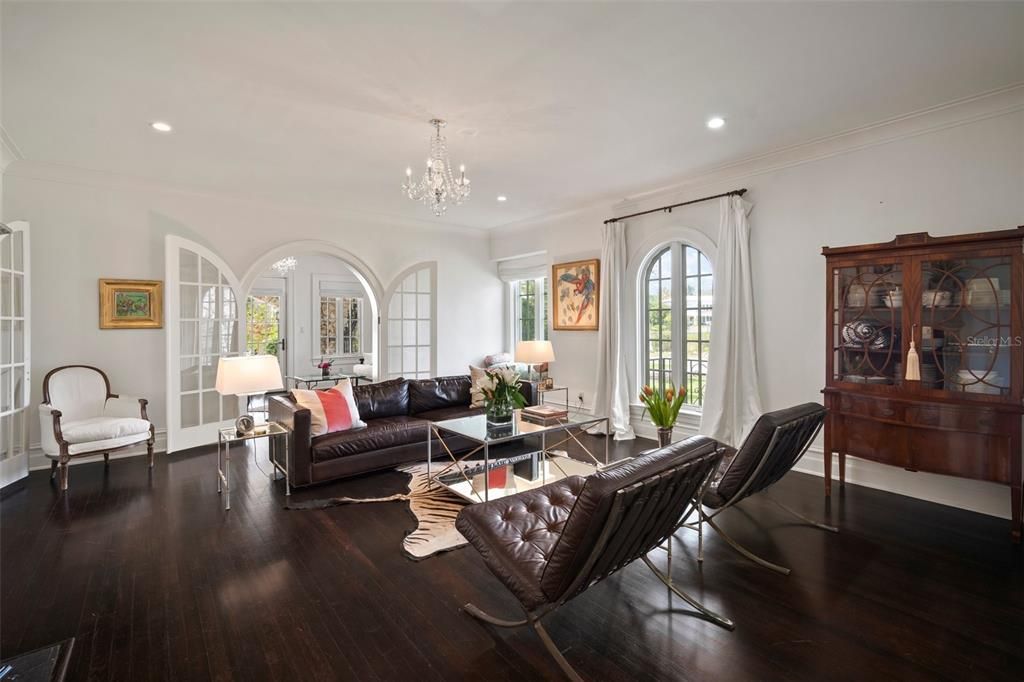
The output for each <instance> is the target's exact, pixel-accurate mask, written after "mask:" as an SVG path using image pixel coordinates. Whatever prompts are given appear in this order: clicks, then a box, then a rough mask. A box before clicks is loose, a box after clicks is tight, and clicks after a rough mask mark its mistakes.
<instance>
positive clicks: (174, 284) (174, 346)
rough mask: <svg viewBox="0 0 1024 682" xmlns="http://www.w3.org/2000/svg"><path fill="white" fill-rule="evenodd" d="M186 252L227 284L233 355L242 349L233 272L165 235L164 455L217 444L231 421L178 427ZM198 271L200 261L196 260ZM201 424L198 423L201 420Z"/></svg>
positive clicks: (241, 303) (240, 297)
mask: <svg viewBox="0 0 1024 682" xmlns="http://www.w3.org/2000/svg"><path fill="white" fill-rule="evenodd" d="M182 249H185V250H188V251H192V252H193V253H196V254H198V255H199V256H200V258H205V259H206V260H208V261H209V262H210V263H211V264H212V265H213V266H214V267H216V268H217V270H218V273H219V274H220V275H221V276H223V278H224V279H225V280H226V281H227V283H228V286H229V287H230V288H231V289H232V291H233V293H234V296H235V304H236V314H237V318H236V319H237V320H238V336H237V341H238V346H237V347H236V348H235V349H234V351H233V352H234V353H235V354H238V353H241V352H243V351H244V349H245V333H246V324H245V300H246V298H245V297H246V294H244V293H242V287H241V285H240V283H239V281H238V278H237V277H236V276H235V274H234V272H233V271H232V270H231V268H230V267H229V266H228V264H227V263H225V262H224V261H223V260H222V259H221V258H220V257H219V256H218V255H217V254H215V253H214V252H213V251H211V250H210V249H208V248H207V247H205V246H203V245H202V244H198V243H196V242H194V241H191V240H189V239H184V238H182V237H177V236H175V235H167V237H166V239H165V252H164V257H165V269H166V272H165V278H166V280H167V281H166V287H165V294H164V297H165V303H166V305H165V310H166V314H165V318H166V319H165V321H164V326H165V332H166V333H165V334H164V336H165V337H166V339H167V350H166V354H167V452H169V453H170V452H175V451H177V450H184V449H187V448H192V447H197V446H200V445H209V444H210V443H215V442H217V429H218V428H220V427H222V426H224V425H225V424H227V423H228V422H229V421H230V420H227V419H226V420H223V421H220V422H216V423H209V424H202V423H200V425H199V426H195V427H189V428H182V427H181V276H180V258H179V256H180V253H181V250H182ZM199 265H200V269H201V267H202V261H201V260H200V261H199ZM200 421H201V420H200Z"/></svg>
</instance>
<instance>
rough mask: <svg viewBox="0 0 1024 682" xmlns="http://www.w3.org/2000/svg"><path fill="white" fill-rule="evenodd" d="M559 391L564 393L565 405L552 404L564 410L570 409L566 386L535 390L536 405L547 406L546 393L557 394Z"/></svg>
mask: <svg viewBox="0 0 1024 682" xmlns="http://www.w3.org/2000/svg"><path fill="white" fill-rule="evenodd" d="M559 391H565V403H554V404H555V405H558V406H559V407H565V409H567V410H568V409H571V406H570V405H569V387H568V386H552V387H551V388H540V387H538V388H537V403H538V404H540V405H545V404H547V398H546V396H547V394H548V393H558V392H559Z"/></svg>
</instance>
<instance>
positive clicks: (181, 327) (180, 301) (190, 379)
mask: <svg viewBox="0 0 1024 682" xmlns="http://www.w3.org/2000/svg"><path fill="white" fill-rule="evenodd" d="M166 280H167V289H166V303H167V305H166V310H167V314H166V318H167V319H166V324H167V334H166V336H167V451H168V452H175V451H177V450H185V449H187V448H192V447H196V446H199V445H206V444H209V443H215V442H216V441H217V429H218V428H220V427H221V426H223V425H224V424H225V423H226V422H228V421H230V420H233V419H234V418H235V417H237V416H238V414H239V410H238V408H239V399H238V398H237V397H235V396H223V397H222V396H221V395H220V394H219V393H217V391H216V389H215V388H214V386H215V384H216V381H217V363H218V362H219V360H220V358H221V357H228V356H232V355H239V354H240V353H241V351H242V349H243V348H244V347H245V324H244V323H242V322H240V319H244V317H241V315H242V311H240V310H239V296H238V292H239V290H240V286H239V283H238V279H237V278H236V277H235V275H234V273H232V272H231V269H230V268H229V267H228V266H227V265H226V264H225V263H224V261H222V260H221V259H220V258H219V257H218V256H217V255H216V254H214V253H213V252H212V251H210V250H209V249H207V248H206V247H204V246H202V245H200V244H196V243H195V242H192V241H189V240H187V239H182V238H180V237H175V236H168V237H167V240H166Z"/></svg>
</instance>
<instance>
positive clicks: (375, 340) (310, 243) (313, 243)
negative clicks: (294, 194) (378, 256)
mask: <svg viewBox="0 0 1024 682" xmlns="http://www.w3.org/2000/svg"><path fill="white" fill-rule="evenodd" d="M303 255H318V256H334V257H335V258H337V259H338V260H340V261H341V262H343V263H344V264H345V265H347V266H348V267H349V268H350V269H351V270H352V273H353V274H354V275H355V276H356V279H358V280H359V282H360V284H362V285H363V288H365V289H366V291H367V292H369V294H370V301H369V303H370V310H369V312H368V313H367V315H366V319H367V321H368V323H369V324H370V325H371V327H370V331H371V333H370V339H371V340H370V349H371V350H370V351H367V352H366V353H365V354H370V353H372V354H373V357H374V363H373V377H372V378H373V380H374V381H376V380H377V379H378V378H379V377H383V376H384V374H383V372H382V371H381V367H382V360H381V356H382V355H383V354H384V353H385V352H386V350H387V349H386V347H385V346H384V345H383V342H382V340H381V339H382V334H381V319H382V316H383V315H384V312H383V311H382V306H383V301H384V288H383V287H382V286H381V284H380V281H379V280H378V279H377V277H376V275H374V274H373V271H372V270H371V269H370V267H369V266H368V265H367V264H366V263H364V262H363V261H362V259H360V258H359V257H358V256H356V255H355V254H353V253H352V252H350V251H346V250H345V249H343V248H341V247H339V246H337V245H336V244H333V243H331V242H327V241H320V240H315V239H300V240H297V241H292V242H287V243H285V244H281V245H280V246H275V247H274V248H273V249H271V250H270V251H267V252H266V253H264V254H263V255H262V256H260V257H259V258H257V259H256V262H255V263H253V264H252V265H250V266H249V269H248V270H247V271H246V273H245V276H244V277H243V278H242V288H243V289H244V292H245V294H246V295H248V292H249V290H250V289H251V288H252V285H253V283H254V282H255V281H256V280H257V279H258V278H259V277H261V276H262V275H263V273H265V272H266V271H267V270H268V269H269V268H270V266H271V265H273V264H274V263H276V262H277V261H279V260H280V259H282V258H285V257H286V256H295V257H299V258H301V257H302V256H303ZM289 277H290V278H291V279H290V283H294V284H295V286H300V285H299V284H297V283H295V280H294V277H292V275H289ZM295 286H289V288H288V292H289V293H288V296H289V298H288V309H289V310H291V311H294V310H296V306H295V305H294V304H295V301H294V298H292V295H293V291H294V289H295ZM301 286H306V284H305V283H302V284H301ZM297 318H298V315H290V317H289V320H290V321H289V324H288V327H289V329H288V331H289V334H290V335H291V337H290V338H291V339H296V338H298V335H297V333H296V332H297V330H296V325H297V322H296V320H297ZM289 343H291V340H289ZM293 356H294V354H289V357H290V358H291V357H293ZM302 369H305V368H298V367H294V366H292V367H291V369H290V371H289V373H290V374H296V373H297V372H298V371H300V370H302Z"/></svg>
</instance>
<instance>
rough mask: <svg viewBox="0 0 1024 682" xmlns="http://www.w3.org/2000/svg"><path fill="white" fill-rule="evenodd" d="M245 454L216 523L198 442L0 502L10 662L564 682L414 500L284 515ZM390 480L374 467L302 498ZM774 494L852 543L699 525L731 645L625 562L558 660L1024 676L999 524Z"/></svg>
mask: <svg viewBox="0 0 1024 682" xmlns="http://www.w3.org/2000/svg"><path fill="white" fill-rule="evenodd" d="M595 440H596V439H595ZM597 444H598V445H599V447H603V443H597ZM651 445H652V444H651V443H650V442H649V441H636V442H634V443H619V444H616V445H615V448H614V454H615V456H616V457H622V456H627V455H629V454H631V453H632V452H636V451H639V450H640V449H643V448H646V447H650V446H651ZM258 448H259V449H258V450H257V455H258V460H259V462H258V464H259V466H257V463H256V462H255V461H254V459H253V457H252V455H251V454H250V455H249V456H248V457H244V458H243V457H240V456H236V457H235V459H234V460H233V467H234V468H233V482H234V484H235V490H234V493H233V495H232V509H231V511H230V512H224V511H223V510H222V508H221V501H220V498H219V497H218V495H217V492H216V478H215V454H214V452H213V450H212V449H211V450H209V451H198V452H192V453H189V454H187V455H178V456H166V455H163V456H159V457H158V460H157V461H158V463H157V466H156V468H155V469H154V470H153V471H152V472H150V471H149V470H148V468H147V467H146V463H145V459H144V458H135V459H130V460H123V461H115V462H112V463H111V465H110V466H109V468H104V465H103V464H102V462H98V463H90V464H84V465H80V466H75V467H72V469H71V490H70V491H69V493H68V494H67V495H65V496H63V497H62V496H59V495H58V494H57V492H56V490H55V488H54V487H53V486H52V485H51V484H50V481H49V476H48V472H34V473H32V474H31V476H30V477H29V479H28V480H27V481H26V482H25V483H24V484H23V485H19V486H17V487H13V488H11V489H9V490H8V491H6V494H5V496H4V497H3V499H2V500H0V521H2V527H0V532H2V535H0V552H2V557H0V570H2V573H0V599H2V603H0V657H4V658H6V657H9V656H12V655H14V654H17V653H20V652H23V651H27V650H30V649H33V648H36V647H40V646H43V645H46V644H49V643H52V642H55V641H58V640H61V639H64V638H66V637H70V636H74V637H75V638H76V644H75V649H74V655H73V656H72V659H71V666H70V670H69V679H70V680H132V681H134V680H367V681H372V680H417V681H423V682H426V681H429V680H452V679H485V680H527V679H529V680H536V679H550V680H560V679H562V678H561V676H560V672H559V670H558V668H557V666H556V665H555V664H554V662H553V661H552V660H551V659H550V658H549V657H548V655H547V653H546V652H545V650H544V648H543V646H542V645H541V643H540V641H539V640H538V639H537V637H536V635H535V634H534V633H533V632H532V631H530V630H527V629H519V630H503V629H496V628H491V627H487V626H484V625H482V624H480V623H478V622H476V621H475V620H473V619H471V618H469V617H468V616H466V615H465V614H463V613H461V612H460V610H459V607H460V606H461V605H462V604H465V603H466V602H474V603H476V604H477V605H479V606H481V607H482V608H484V609H487V610H489V611H492V612H494V613H496V614H504V615H505V616H506V617H519V615H518V614H519V611H518V609H517V606H516V602H515V600H514V599H513V598H512V597H511V595H510V594H509V593H508V592H506V591H505V590H504V588H503V587H502V586H501V584H500V583H499V582H498V581H497V580H495V579H494V578H493V577H492V576H491V575H490V573H489V572H488V571H487V569H486V568H485V567H484V565H483V562H482V561H481V559H480V557H479V556H478V555H477V554H476V552H475V551H474V550H472V549H470V548H463V549H459V550H455V551H452V552H448V553H445V554H441V555H438V556H435V557H432V558H429V559H425V560H423V561H419V562H414V561H411V560H409V559H407V558H406V557H405V556H404V555H403V554H402V552H401V550H400V544H401V540H402V537H403V536H404V535H405V533H407V532H409V531H410V530H412V528H413V526H414V520H413V518H412V516H411V514H410V513H409V512H408V509H407V505H405V504H404V503H387V504H372V505H352V506H347V507H337V508H333V509H328V510H323V511H285V510H284V509H283V508H282V507H283V505H284V502H285V496H284V489H283V483H282V482H277V483H274V484H272V483H271V482H270V481H268V479H267V477H266V476H265V475H264V471H269V468H268V466H267V462H266V452H265V450H264V449H263V445H262V444H261V445H260V446H258ZM239 454H240V451H239ZM259 467H262V470H261V469H260V468H259ZM404 482H405V476H404V475H402V474H399V473H397V472H386V473H380V474H373V475H367V476H363V477H359V478H355V479H351V480H348V481H343V482H339V483H334V484H328V485H323V486H316V487H313V488H307V489H304V490H301V491H297V492H296V494H295V495H294V496H293V499H294V500H296V501H300V500H311V499H317V498H323V497H330V496H336V495H348V496H353V497H363V496H366V497H369V496H381V495H386V494H390V493H393V492H398V491H400V490H401V489H402V488H403V485H404ZM775 495H776V496H777V497H779V498H780V499H785V500H786V501H787V502H788V503H789V504H790V505H791V506H794V507H795V508H797V509H799V510H800V511H802V512H804V513H806V514H808V515H811V516H815V517H819V518H821V519H823V520H829V521H830V522H832V523H835V524H838V525H839V526H840V527H841V529H842V530H841V533H840V534H839V535H832V534H829V533H825V532H822V531H819V530H816V529H813V528H808V527H805V526H799V525H794V524H792V523H791V522H790V519H789V518H788V517H787V516H786V515H785V514H784V512H782V511H780V510H778V509H777V508H775V507H774V506H772V505H770V504H769V503H767V501H765V500H763V499H758V498H757V497H754V498H751V499H749V500H747V501H745V502H744V503H743V504H742V505H741V508H738V509H734V510H730V511H728V512H726V513H725V514H723V516H722V517H720V518H721V522H722V525H723V526H724V527H725V528H726V530H727V531H728V532H729V533H730V534H733V535H734V537H735V538H736V539H737V540H738V541H740V542H741V543H743V544H745V545H747V546H748V547H749V548H750V549H752V550H753V551H755V552H757V553H759V554H762V555H763V556H765V557H766V558H768V559H770V560H772V561H777V562H781V563H784V564H785V565H788V566H790V567H791V568H792V569H793V574H792V575H790V576H789V577H782V576H779V575H776V574H774V573H772V572H770V571H767V570H766V569H763V568H760V567H758V566H755V565H753V564H751V563H750V562H748V561H747V560H745V559H743V558H742V557H740V556H739V555H737V554H735V553H734V552H733V551H732V550H731V549H730V548H729V547H728V546H726V545H725V543H724V542H723V541H722V540H721V539H719V538H717V537H715V536H714V535H708V536H706V538H705V552H706V561H705V562H704V564H703V565H699V564H697V562H696V560H695V558H696V535H695V534H694V533H690V532H687V531H684V532H683V533H681V534H680V535H679V536H678V537H677V540H676V543H675V545H674V548H675V561H674V575H675V579H676V580H677V581H678V582H679V583H680V584H681V585H682V586H683V588H684V589H686V590H687V591H689V592H690V593H691V594H693V595H694V596H696V597H698V598H699V599H702V600H704V602H705V603H706V604H707V605H708V606H709V607H711V608H713V609H715V610H717V611H719V612H721V613H723V614H726V615H728V616H729V617H731V618H732V619H733V620H735V621H736V623H737V627H736V631H735V632H727V631H725V630H722V629H720V628H717V627H715V626H713V625H711V624H709V623H706V622H704V621H701V620H697V619H695V618H692V617H689V616H687V615H686V612H685V606H686V605H685V604H681V603H680V602H679V600H678V599H670V598H669V594H668V591H667V590H666V589H665V588H664V587H662V586H661V583H659V582H658V580H657V579H656V578H655V577H654V576H653V575H651V574H650V573H649V572H648V571H647V569H646V568H645V567H644V566H643V565H642V564H635V565H632V566H630V567H628V568H626V569H625V570H623V571H621V572H620V573H619V574H618V575H616V576H613V577H612V578H610V579H608V580H607V581H605V582H604V583H603V584H601V585H598V586H596V587H594V588H593V589H591V590H589V591H588V592H586V593H584V594H583V595H581V596H580V597H579V598H577V599H576V600H575V601H573V602H571V603H570V604H569V605H567V606H566V607H565V608H563V609H562V610H560V611H559V612H557V613H555V614H553V615H551V616H550V617H549V618H548V619H547V626H548V629H549V632H550V633H551V635H552V637H553V638H554V639H555V641H556V642H557V643H558V644H559V646H560V647H561V648H562V651H563V652H564V653H565V655H566V657H567V658H568V659H569V660H570V661H571V662H572V663H573V665H575V666H576V667H577V669H578V670H579V671H580V672H581V673H582V674H583V675H584V676H585V677H586V678H587V679H593V680H628V681H630V682H632V681H638V680H720V679H721V680H725V679H727V680H826V679H827V680H890V679H891V680H901V681H908V680H958V681H960V680H1020V679H1024V554H1022V550H1021V548H1020V547H1019V546H1013V545H1011V544H1010V542H1009V537H1008V533H1007V530H1008V528H1007V526H1008V524H1007V522H1005V521H1001V520H999V519H995V518H991V517H987V516H983V515H980V514H973V513H969V512H965V511H961V510H956V509H951V508H948V507H943V506H940V505H935V504H931V503H927V502H922V501H919V500H913V499H910V498H906V497H901V496H898V495H892V494H888V493H883V492H879V491H876V490H870V489H867V488H860V487H857V486H848V487H847V488H846V489H845V490H843V491H841V492H840V493H839V494H838V495H836V496H835V497H834V498H833V499H832V501H831V502H829V501H827V500H826V499H825V497H824V496H823V493H822V484H821V479H819V478H815V477H812V476H807V475H804V474H798V473H791V474H789V475H788V476H786V478H784V479H783V480H782V481H781V482H780V483H779V484H778V485H777V486H776V488H775ZM654 560H655V562H656V563H659V564H660V565H662V566H663V565H664V562H665V557H664V555H661V556H657V557H655V558H654Z"/></svg>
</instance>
